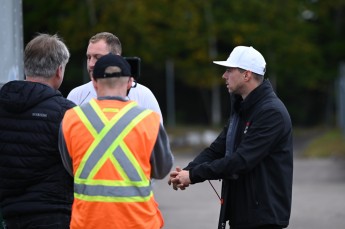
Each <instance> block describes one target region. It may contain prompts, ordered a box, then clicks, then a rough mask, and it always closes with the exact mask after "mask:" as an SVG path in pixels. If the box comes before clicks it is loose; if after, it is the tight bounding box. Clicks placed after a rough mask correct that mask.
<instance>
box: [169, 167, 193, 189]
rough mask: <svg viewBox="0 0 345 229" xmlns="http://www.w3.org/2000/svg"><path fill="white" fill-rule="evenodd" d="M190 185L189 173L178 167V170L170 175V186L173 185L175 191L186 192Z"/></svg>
mask: <svg viewBox="0 0 345 229" xmlns="http://www.w3.org/2000/svg"><path fill="white" fill-rule="evenodd" d="M190 183H191V181H190V179H189V171H187V170H182V169H181V168H180V167H176V170H175V171H172V172H171V173H170V177H169V181H168V184H169V185H171V184H172V185H173V189H174V190H178V189H181V190H185V189H186V187H188V186H189V184H190Z"/></svg>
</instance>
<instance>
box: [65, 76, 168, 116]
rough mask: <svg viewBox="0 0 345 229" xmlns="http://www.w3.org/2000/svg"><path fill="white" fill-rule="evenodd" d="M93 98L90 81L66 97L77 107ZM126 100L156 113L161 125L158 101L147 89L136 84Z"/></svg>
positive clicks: (95, 95) (94, 92) (93, 92)
mask: <svg viewBox="0 0 345 229" xmlns="http://www.w3.org/2000/svg"><path fill="white" fill-rule="evenodd" d="M93 98H97V94H96V90H95V88H94V87H93V85H92V81H90V82H88V83H86V84H83V85H81V86H78V87H76V88H74V89H72V91H71V92H70V93H69V94H68V96H67V99H69V100H71V101H73V102H74V103H75V104H77V105H82V104H84V103H87V102H89V101H90V100H91V99H93ZM128 98H129V99H130V100H134V101H136V102H137V103H138V105H139V106H141V107H144V108H147V109H150V110H153V111H155V112H157V113H158V114H159V115H160V116H161V123H163V116H162V112H161V109H160V107H159V104H158V101H157V99H156V97H155V96H154V95H153V93H152V91H151V90H150V89H149V88H147V87H145V86H144V85H142V84H139V83H138V84H137V86H136V87H135V88H131V90H130V91H129V94H128Z"/></svg>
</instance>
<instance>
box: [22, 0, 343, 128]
mask: <svg viewBox="0 0 345 229" xmlns="http://www.w3.org/2000/svg"><path fill="white" fill-rule="evenodd" d="M344 15H345V2H344V1H341V0H330V1H315V0H314V1H312V0H305V1H298V0H291V1H281V0H247V1H229V0H189V1H185V0H174V1H171V0H145V1H140V0H127V1H115V0H97V1H96V0H84V1H82V0H50V1H46V0H24V1H23V17H24V35H25V41H26V42H27V41H28V40H29V39H31V38H32V36H33V35H34V33H36V32H49V33H59V34H60V35H61V36H62V37H63V38H64V39H65V41H66V43H67V45H68V46H69V47H70V50H71V52H72V60H71V63H73V64H77V65H76V66H74V67H72V66H71V68H73V69H77V68H80V75H81V73H82V71H83V68H84V65H83V62H82V61H81V59H82V58H83V57H84V56H85V49H86V46H87V42H88V39H89V38H90V37H91V36H92V35H94V34H95V33H97V32H101V31H109V32H112V33H114V34H116V35H118V36H119V37H120V39H121V41H122V43H123V55H124V56H140V57H141V58H142V60H143V63H144V68H145V69H146V72H150V76H149V77H147V78H145V79H146V80H148V81H147V82H149V83H150V88H151V89H153V91H157V92H156V94H158V95H159V94H160V93H161V92H160V91H161V90H164V88H163V89H162V87H161V85H162V84H164V80H163V79H161V78H159V79H158V78H156V79H152V78H150V77H154V76H155V75H157V74H159V75H163V74H164V72H165V62H166V61H167V60H172V61H174V66H175V75H176V77H177V78H178V80H179V82H182V83H184V84H185V85H187V86H188V87H195V88H198V89H201V90H207V91H211V89H212V88H213V87H214V86H216V85H219V87H224V86H223V81H222V79H221V75H222V73H223V71H224V68H221V67H219V66H216V65H213V64H212V61H213V60H224V59H226V58H227V57H228V55H229V53H230V52H231V51H232V49H233V48H234V47H235V46H237V45H251V46H253V47H254V48H256V49H257V50H259V51H260V52H262V54H263V55H264V57H265V59H266V62H267V77H268V78H269V79H270V80H271V81H272V82H273V84H274V85H275V87H276V90H277V93H278V95H279V96H280V97H281V98H282V99H283V101H284V102H285V103H286V105H287V106H288V109H289V111H290V113H291V115H292V117H293V120H294V121H295V122H297V123H308V122H310V123H316V122H320V121H321V120H322V119H323V114H322V112H319V110H320V107H325V106H326V105H327V104H326V103H327V101H328V99H322V98H332V97H333V91H332V90H330V88H331V85H333V82H334V79H335V77H336V76H337V71H338V63H339V61H341V60H344V59H345V43H344V37H345V32H344V31H345V28H344V27H345V16H344ZM68 74H71V73H69V72H68V71H66V75H67V77H66V78H68ZM73 77H76V76H73ZM80 79H81V78H80ZM150 80H151V81H150ZM73 82H74V81H73ZM155 83H156V85H155ZM66 84H69V83H68V81H67V82H66ZM74 86H76V85H74ZM155 88H156V89H155ZM306 94H308V95H309V96H305V95H306ZM314 96H316V99H315V97H314ZM319 98H320V99H319ZM305 106H307V109H305V110H304V109H300V108H301V107H305ZM329 107H332V106H329ZM310 112H311V113H313V114H315V113H318V115H314V116H313V119H310V118H309V116H310Z"/></svg>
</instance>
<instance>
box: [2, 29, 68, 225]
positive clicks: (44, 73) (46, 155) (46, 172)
mask: <svg viewBox="0 0 345 229" xmlns="http://www.w3.org/2000/svg"><path fill="white" fill-rule="evenodd" d="M69 57H70V53H69V51H68V48H67V47H66V45H65V44H64V43H63V41H62V40H61V38H60V37H58V36H57V35H49V34H39V35H37V36H36V37H35V38H34V39H32V40H31V41H30V42H29V43H28V44H27V45H26V47H25V53H24V68H25V75H26V80H17V81H11V82H8V83H6V84H5V85H4V86H3V87H2V88H1V90H0V149H1V150H0V208H1V211H2V215H3V218H4V222H5V224H6V227H7V228H69V223H70V214H71V205H72V202H73V178H72V177H71V176H70V175H69V174H68V173H67V172H66V170H65V169H64V167H63V164H62V161H61V157H60V153H59V148H58V135H59V127H60V123H61V120H62V118H63V116H64V114H65V112H66V110H68V109H70V108H72V107H74V106H75V104H74V103H73V102H71V101H69V100H67V99H65V98H64V97H63V96H62V94H61V93H60V92H59V91H58V88H59V87H60V85H61V83H62V80H63V77H64V72H65V67H66V64H67V63H68V60H69Z"/></svg>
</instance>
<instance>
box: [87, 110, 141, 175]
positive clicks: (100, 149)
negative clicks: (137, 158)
mask: <svg viewBox="0 0 345 229" xmlns="http://www.w3.org/2000/svg"><path fill="white" fill-rule="evenodd" d="M143 111H144V110H143V109H141V108H139V107H133V108H132V109H131V110H129V111H128V112H127V113H126V114H125V115H124V116H122V117H121V118H120V119H119V120H118V121H117V122H116V123H115V125H114V126H113V127H112V128H111V129H110V130H109V132H108V133H107V134H106V135H105V136H104V137H103V139H102V140H101V141H100V142H99V144H98V145H97V146H96V148H95V149H94V151H93V152H92V153H91V155H90V157H89V158H88V160H87V161H86V162H85V165H84V168H83V171H82V172H81V174H80V178H82V179H86V178H87V177H88V175H89V174H90V172H91V170H92V169H93V168H94V167H95V165H96V164H97V162H98V161H99V160H100V159H101V158H102V156H103V155H104V153H105V151H106V150H107V149H108V148H109V147H110V145H111V144H112V143H113V142H114V141H115V139H117V138H118V136H119V135H120V134H121V132H122V131H123V130H124V129H125V128H126V126H127V125H128V124H129V123H130V122H131V121H132V120H133V119H134V118H135V117H136V116H138V115H139V114H140V113H142V112H143ZM85 115H86V116H87V118H88V119H89V121H90V122H91V123H94V120H95V117H94V115H96V116H97V114H96V113H94V112H92V114H91V116H90V115H89V114H88V113H85ZM97 118H98V116H97ZM119 162H120V161H119ZM120 163H121V162H120ZM121 166H122V165H121ZM131 166H133V165H132V164H131ZM122 167H123V166H122ZM134 170H135V169H134ZM127 176H129V177H130V176H132V175H130V174H127ZM134 176H135V175H134Z"/></svg>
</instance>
